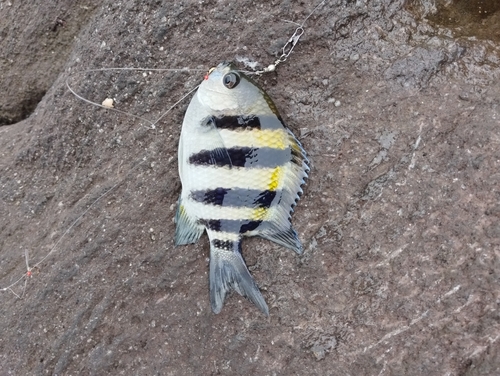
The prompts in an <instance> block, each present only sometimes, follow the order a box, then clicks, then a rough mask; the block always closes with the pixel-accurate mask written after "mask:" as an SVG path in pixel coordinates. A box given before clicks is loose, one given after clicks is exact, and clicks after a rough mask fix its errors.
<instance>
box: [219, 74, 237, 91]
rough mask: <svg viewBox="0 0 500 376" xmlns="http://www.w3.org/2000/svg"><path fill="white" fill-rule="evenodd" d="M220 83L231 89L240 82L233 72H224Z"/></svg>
mask: <svg viewBox="0 0 500 376" xmlns="http://www.w3.org/2000/svg"><path fill="white" fill-rule="evenodd" d="M222 83H223V84H224V86H225V87H227V88H228V89H233V88H235V87H236V86H238V84H239V83H240V76H238V75H237V74H236V73H234V72H230V73H228V74H226V75H225V76H224V77H222Z"/></svg>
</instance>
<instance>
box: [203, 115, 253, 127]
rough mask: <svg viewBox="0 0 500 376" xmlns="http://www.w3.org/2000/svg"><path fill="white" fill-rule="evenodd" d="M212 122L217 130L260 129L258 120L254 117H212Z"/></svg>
mask: <svg viewBox="0 0 500 376" xmlns="http://www.w3.org/2000/svg"><path fill="white" fill-rule="evenodd" d="M213 122H214V124H215V127H216V128H218V129H230V130H238V129H260V119H259V118H258V117H257V116H254V115H249V116H244V115H240V116H221V117H214V118H213Z"/></svg>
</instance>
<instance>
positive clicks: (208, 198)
mask: <svg viewBox="0 0 500 376" xmlns="http://www.w3.org/2000/svg"><path fill="white" fill-rule="evenodd" d="M276 194H277V192H276V191H270V190H265V191H259V190H257V189H245V188H222V187H219V188H215V189H207V190H199V191H192V192H191V194H190V197H191V199H193V200H194V201H196V202H202V203H204V204H209V205H217V206H225V207H248V208H266V209H267V208H269V207H271V204H272V202H273V200H274V198H275V197H276Z"/></svg>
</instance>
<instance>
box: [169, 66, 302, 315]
mask: <svg viewBox="0 0 500 376" xmlns="http://www.w3.org/2000/svg"><path fill="white" fill-rule="evenodd" d="M308 171H309V167H308V160H307V157H306V153H305V151H304V149H303V148H302V146H301V144H300V142H299V141H298V140H297V139H296V138H295V136H294V135H293V134H292V132H291V131H290V130H289V129H288V128H287V127H286V126H285V125H284V124H283V121H282V119H281V117H280V115H279V114H278V111H277V109H276V107H275V105H274V103H273V102H272V100H271V99H270V98H269V96H268V95H267V94H266V93H265V92H264V91H263V90H262V89H260V88H259V87H258V86H257V85H256V84H255V83H254V82H253V81H252V80H251V79H249V78H248V77H247V76H245V75H244V74H242V73H240V72H238V71H237V70H236V69H235V68H234V67H233V66H232V65H231V64H227V63H222V64H220V65H219V66H218V67H216V68H214V69H212V70H211V71H210V72H209V73H208V74H207V75H206V76H205V80H204V81H203V82H202V83H201V85H200V87H199V88H198V90H197V92H196V94H195V95H194V97H193V99H192V100H191V102H190V104H189V107H188V109H187V111H186V114H185V117H184V122H183V124H182V131H181V137H180V140H179V175H180V178H181V181H182V192H181V196H180V199H179V202H178V205H177V213H176V233H175V244H176V245H182V244H189V243H195V242H197V241H198V239H199V238H200V236H201V235H202V234H203V232H204V231H205V230H206V231H207V234H208V237H209V239H210V303H211V306H212V310H213V311H214V312H215V313H219V312H220V310H221V309H222V306H223V304H224V299H225V296H226V294H227V293H228V292H229V291H230V290H231V289H234V290H235V291H237V292H238V293H239V294H241V295H242V296H245V297H247V298H248V299H249V300H250V301H252V302H253V303H254V304H255V305H257V307H259V309H260V310H261V311H262V312H263V313H264V314H265V315H268V314H269V310H268V307H267V304H266V302H265V300H264V298H263V296H262V294H261V293H260V291H259V288H258V287H257V285H256V283H255V282H254V280H253V278H252V276H251V275H250V273H249V271H248V269H247V267H246V265H245V262H244V260H243V258H242V256H241V241H242V238H243V237H245V236H260V237H262V238H265V239H268V240H271V241H273V242H275V243H277V244H280V245H282V246H285V247H287V248H290V249H292V250H294V251H295V252H297V253H298V254H301V253H302V245H301V243H300V240H299V239H298V237H297V233H296V232H295V231H294V230H293V228H292V225H291V222H290V220H291V213H292V212H293V208H294V206H295V204H296V203H297V201H298V200H299V196H300V194H301V193H302V189H301V185H302V184H304V182H305V178H306V177H307V173H308Z"/></svg>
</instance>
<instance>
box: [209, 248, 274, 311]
mask: <svg viewBox="0 0 500 376" xmlns="http://www.w3.org/2000/svg"><path fill="white" fill-rule="evenodd" d="M221 243H224V244H223V246H221V245H222V244H221ZM228 243H231V244H228ZM230 289H234V290H235V291H237V292H238V293H239V294H240V295H242V296H244V297H246V298H247V299H248V300H250V301H251V302H252V303H253V304H255V305H256V306H257V307H259V309H260V310H261V311H262V313H264V314H265V315H266V316H269V309H268V308H267V304H266V301H265V300H264V297H263V296H262V294H261V293H260V291H259V288H258V287H257V284H256V283H255V281H254V280H253V278H252V276H251V275H250V272H249V271H248V269H247V267H246V265H245V261H244V260H243V257H242V256H241V253H240V242H239V241H238V242H231V241H224V242H221V241H219V240H212V241H211V242H210V304H211V305H212V311H214V313H219V312H220V311H221V309H222V306H223V305H224V299H225V297H226V294H227V293H228V292H229V290H230Z"/></svg>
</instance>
